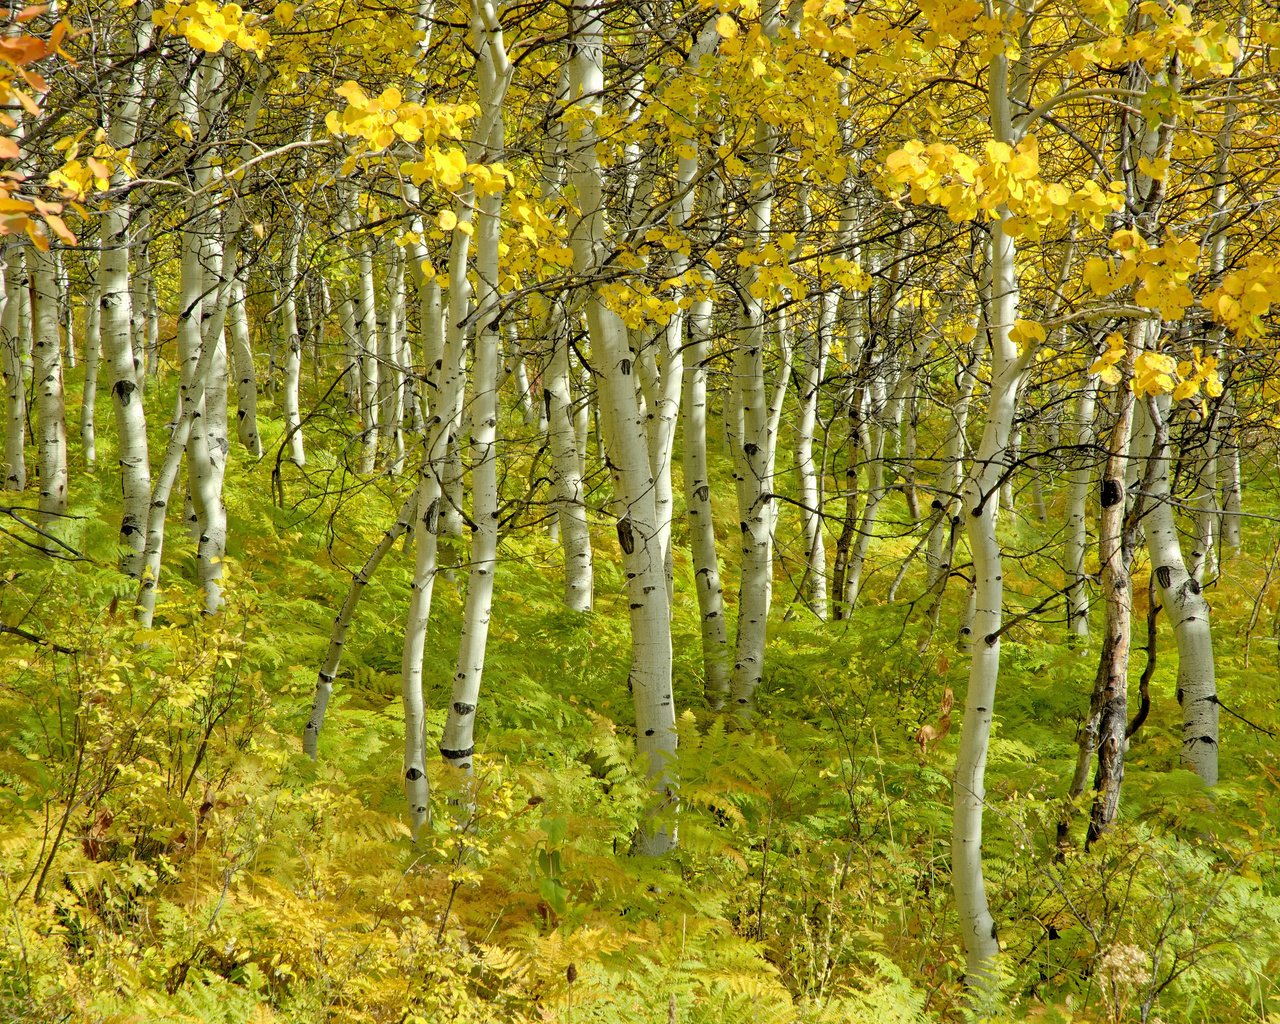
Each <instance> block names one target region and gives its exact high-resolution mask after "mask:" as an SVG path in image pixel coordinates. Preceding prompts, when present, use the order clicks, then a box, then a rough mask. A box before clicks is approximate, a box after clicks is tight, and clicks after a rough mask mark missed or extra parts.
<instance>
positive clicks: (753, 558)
mask: <svg viewBox="0 0 1280 1024" xmlns="http://www.w3.org/2000/svg"><path fill="white" fill-rule="evenodd" d="M760 17H761V31H762V32H763V33H764V35H766V36H768V37H769V38H773V37H775V36H776V35H777V32H778V3H777V0H770V2H768V3H766V4H765V5H764V6H763V7H762V9H761V16H760ZM752 158H753V159H752V163H753V167H752V182H753V185H752V193H751V197H750V200H749V201H748V204H747V210H746V215H747V225H746V237H747V240H748V242H749V244H751V245H754V246H757V247H763V246H764V245H765V243H766V240H767V239H768V237H769V235H770V232H771V229H772V222H773V195H774V182H773V178H774V172H775V169H776V167H777V130H776V129H775V128H774V127H772V126H771V125H769V124H768V123H766V122H765V121H763V120H761V121H758V122H757V123H756V127H755V145H754V153H753V154H752ZM759 278H760V269H759V268H758V267H755V266H752V267H748V268H746V270H745V272H744V274H743V277H742V281H741V291H740V294H741V296H742V317H741V320H740V322H739V327H738V339H737V346H736V350H735V352H734V378H735V383H736V385H737V394H736V403H735V409H734V410H733V415H734V416H735V417H736V418H737V419H738V420H740V423H741V427H740V429H739V430H737V431H736V433H737V437H736V445H737V451H735V453H734V456H735V457H734V462H735V464H736V465H737V467H738V477H739V481H738V484H739V504H738V514H739V518H740V523H739V529H740V531H741V534H742V569H741V579H740V586H739V589H738V635H737V645H736V651H735V660H734V666H733V678H732V680H731V682H730V687H729V691H730V699H731V700H732V702H733V704H734V706H735V708H736V709H737V710H738V711H739V713H740V714H742V715H750V714H751V712H752V710H753V709H754V706H755V692H756V688H757V687H758V686H759V685H760V680H761V679H762V678H763V676H764V657H765V643H766V640H767V637H768V620H769V606H770V604H771V602H772V596H773V527H774V521H775V517H776V501H775V499H774V497H773V487H774V482H773V476H772V472H771V466H772V463H773V457H774V453H775V451H776V449H777V442H778V437H777V433H776V432H774V431H771V429H770V427H771V423H770V419H771V417H770V415H769V412H770V409H769V399H768V392H767V390H766V387H765V350H766V348H767V346H768V332H767V331H766V324H765V308H764V298H763V295H762V294H759V293H758V292H759V289H758V288H757V285H758V283H759ZM753 291H755V292H757V294H753ZM780 379H781V380H783V381H784V382H785V380H786V376H785V374H784V375H782V376H781V377H780Z"/></svg>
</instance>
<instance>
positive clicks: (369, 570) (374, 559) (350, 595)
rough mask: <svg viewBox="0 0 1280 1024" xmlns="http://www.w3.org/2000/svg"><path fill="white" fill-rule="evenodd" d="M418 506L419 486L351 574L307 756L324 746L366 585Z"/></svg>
mask: <svg viewBox="0 0 1280 1024" xmlns="http://www.w3.org/2000/svg"><path fill="white" fill-rule="evenodd" d="M417 507H418V492H417V490H416V489H415V490H414V491H413V492H412V493H411V494H410V495H409V497H408V498H407V499H406V501H405V503H404V505H403V506H401V508H400V514H399V515H398V516H397V517H396V521H395V522H394V523H392V524H391V525H390V526H389V527H387V529H386V532H385V533H383V535H382V538H381V540H379V541H378V543H377V546H376V547H374V549H373V550H372V551H371V552H370V553H369V557H368V558H366V559H365V562H364V565H362V566H361V567H360V568H359V569H358V570H357V571H356V572H353V573H352V574H351V585H350V586H349V587H348V588H347V596H346V598H345V599H344V600H343V602H342V608H341V609H339V611H338V614H337V615H336V616H335V617H334V620H333V631H332V632H331V633H330V634H329V649H328V650H327V651H326V652H325V656H324V662H323V664H321V666H320V671H319V673H318V674H317V676H316V695H315V699H314V700H313V701H312V703H311V715H310V717H309V718H308V719H307V725H306V728H305V729H304V730H303V732H302V749H303V750H304V751H305V752H306V755H307V756H308V757H309V758H311V760H313V761H314V760H315V759H316V757H317V756H318V753H319V749H320V733H321V731H322V730H323V729H324V716H325V712H326V711H327V710H328V708H329V699H330V698H331V697H332V696H333V681H334V679H336V678H337V676H338V668H339V666H340V665H341V664H342V652H343V649H344V648H345V647H346V643H347V631H348V630H349V629H350V628H351V620H352V618H353V617H354V616H355V613H356V608H357V606H358V605H359V604H360V596H361V595H362V594H363V593H364V588H365V587H367V586H368V585H369V581H370V580H371V579H373V574H374V573H375V572H377V570H378V566H379V565H380V564H381V563H382V559H383V558H384V557H385V556H386V554H387V552H388V551H390V550H391V549H392V547H394V546H395V543H396V541H397V540H399V539H400V538H401V537H402V536H404V534H405V532H406V531H407V530H408V529H409V527H410V525H411V524H412V523H413V520H414V518H415V517H414V510H415V509H417Z"/></svg>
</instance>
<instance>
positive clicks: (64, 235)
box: [44, 213, 77, 245]
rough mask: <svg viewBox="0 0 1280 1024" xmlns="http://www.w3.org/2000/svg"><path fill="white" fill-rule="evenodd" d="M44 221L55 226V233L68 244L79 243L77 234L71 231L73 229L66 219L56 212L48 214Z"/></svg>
mask: <svg viewBox="0 0 1280 1024" xmlns="http://www.w3.org/2000/svg"><path fill="white" fill-rule="evenodd" d="M44 222H45V223H46V224H48V225H49V227H51V228H53V231H54V234H56V235H57V236H58V237H59V238H61V239H62V240H63V241H64V242H66V243H67V245H75V244H76V243H77V239H76V236H75V235H73V234H72V233H71V229H70V228H69V227H67V224H66V221H64V220H63V219H62V218H61V217H59V216H57V215H56V214H52V213H51V214H48V215H46V216H45V218H44Z"/></svg>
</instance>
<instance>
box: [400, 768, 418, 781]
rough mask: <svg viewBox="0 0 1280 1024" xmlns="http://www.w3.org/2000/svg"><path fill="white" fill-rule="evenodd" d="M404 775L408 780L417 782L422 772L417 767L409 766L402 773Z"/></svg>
mask: <svg viewBox="0 0 1280 1024" xmlns="http://www.w3.org/2000/svg"><path fill="white" fill-rule="evenodd" d="M404 777H405V778H406V779H408V780H409V781H410V782H417V781H418V780H419V779H420V778H422V772H421V771H420V770H419V769H417V768H410V769H409V770H408V771H407V772H405V773H404Z"/></svg>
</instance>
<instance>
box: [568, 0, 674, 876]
mask: <svg viewBox="0 0 1280 1024" xmlns="http://www.w3.org/2000/svg"><path fill="white" fill-rule="evenodd" d="M603 15H604V8H603V5H602V4H601V3H600V0H576V2H575V3H574V5H573V8H572V19H573V36H574V38H573V42H574V56H573V58H572V84H571V90H570V99H571V101H573V102H574V103H575V104H576V105H577V106H578V108H579V109H580V110H582V111H583V112H584V113H585V114H587V115H588V116H586V117H584V118H582V119H581V120H580V121H575V123H574V125H573V132H574V137H572V138H571V139H570V146H571V149H572V150H573V152H572V153H571V154H570V166H571V167H572V180H573V184H574V187H575V189H576V191H577V197H578V207H579V209H580V210H581V213H580V214H579V215H578V216H577V217H576V218H573V217H572V215H571V219H570V232H569V235H570V240H571V242H572V245H573V257H574V258H573V263H574V270H575V272H577V273H578V274H581V275H583V276H584V277H586V278H588V279H590V278H592V277H594V276H595V275H596V273H597V272H598V269H599V268H600V267H601V266H602V265H603V264H604V262H605V258H606V255H607V253H606V248H605V239H606V238H607V237H608V231H607V226H606V224H605V220H604V204H603V184H604V181H603V179H604V175H603V170H602V168H601V167H600V164H599V161H598V158H597V154H596V145H597V142H598V138H597V134H596V128H595V119H596V117H598V116H599V115H600V113H601V111H602V104H603V96H604V94H605V80H604V21H603ZM586 308H587V323H588V330H589V333H590V336H591V349H592V352H593V353H594V357H595V358H594V362H595V364H596V368H597V372H598V373H599V375H600V412H601V419H602V421H603V426H604V429H605V436H606V443H607V446H608V457H609V463H610V465H611V467H612V473H613V479H614V499H615V507H616V508H617V509H618V510H619V517H618V524H617V527H618V540H619V544H620V546H621V548H622V555H623V565H624V568H625V570H626V575H627V592H628V597H629V598H630V601H629V604H630V611H631V646H632V658H631V692H632V697H633V700H634V702H635V713H636V748H637V752H638V753H639V755H640V756H641V757H642V758H643V759H644V760H645V761H646V762H647V769H648V772H649V776H650V778H651V779H652V781H653V785H654V788H655V789H656V790H657V792H658V793H659V794H660V795H662V797H663V798H664V799H665V800H668V801H670V800H671V799H673V792H672V788H673V783H672V780H671V778H670V770H669V768H668V762H669V761H670V759H671V758H672V757H673V755H674V754H675V750H676V728H675V702H674V699H673V697H672V692H671V620H670V611H669V604H668V600H667V580H666V572H665V567H664V564H663V559H662V552H661V548H660V545H659V540H658V537H659V524H658V522H657V511H656V507H655V502H654V495H653V482H654V477H653V469H652V467H651V466H650V465H649V447H648V436H647V430H646V423H645V419H644V417H643V414H642V412H641V408H640V403H639V400H638V397H637V393H636V382H635V378H634V375H633V374H632V357H631V346H630V344H629V339H628V337H627V329H626V326H625V325H624V324H623V322H622V320H621V319H620V318H619V317H618V315H617V314H616V313H614V312H613V311H611V310H610V309H609V308H608V307H607V306H606V305H605V304H604V302H603V300H602V298H601V297H600V295H599V293H598V292H596V291H595V290H594V289H593V291H592V292H591V293H590V294H589V295H588V297H587V299H586ZM675 838H676V837H675V830H674V829H671V828H666V827H652V826H651V827H648V828H645V829H643V830H642V834H641V836H640V839H639V849H640V850H641V852H643V853H647V854H660V853H663V852H665V851H666V850H668V849H670V848H671V847H672V846H673V845H674V843H675Z"/></svg>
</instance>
